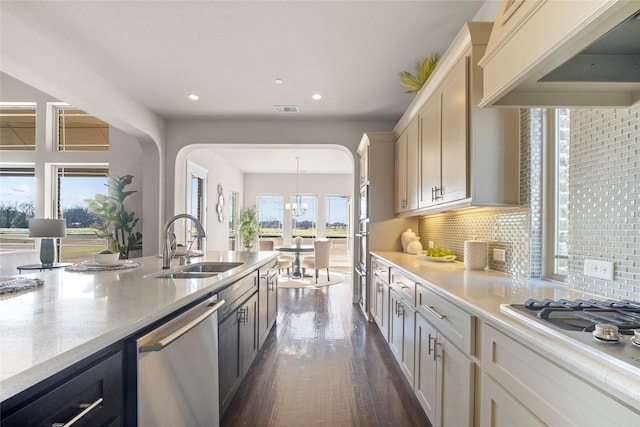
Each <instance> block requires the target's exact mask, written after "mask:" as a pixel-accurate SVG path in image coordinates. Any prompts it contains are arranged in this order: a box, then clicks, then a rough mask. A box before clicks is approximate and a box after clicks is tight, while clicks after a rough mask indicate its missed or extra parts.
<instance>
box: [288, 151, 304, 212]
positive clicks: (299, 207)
mask: <svg viewBox="0 0 640 427" xmlns="http://www.w3.org/2000/svg"><path fill="white" fill-rule="evenodd" d="M284 208H285V209H286V210H288V211H291V216H294V217H300V216H302V215H304V214H305V212H307V209H308V206H307V204H306V203H302V196H301V195H300V157H296V194H295V196H293V198H292V200H291V203H285V205H284Z"/></svg>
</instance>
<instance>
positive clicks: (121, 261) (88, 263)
mask: <svg viewBox="0 0 640 427" xmlns="http://www.w3.org/2000/svg"><path fill="white" fill-rule="evenodd" d="M128 262H131V261H129V260H128V259H119V260H118V261H116V262H110V263H107V264H101V263H99V262H95V261H82V265H86V266H87V267H100V268H109V267H118V266H120V265H123V264H126V263H128Z"/></svg>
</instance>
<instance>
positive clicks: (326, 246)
mask: <svg viewBox="0 0 640 427" xmlns="http://www.w3.org/2000/svg"><path fill="white" fill-rule="evenodd" d="M331 243H332V242H331V240H315V241H314V242H313V249H314V254H313V256H308V257H305V258H304V259H303V260H302V262H301V265H302V274H303V275H304V270H305V269H306V268H308V269H313V270H315V272H316V283H318V270H320V269H323V268H326V269H327V281H328V280H331V279H330V278H329V259H330V258H331Z"/></svg>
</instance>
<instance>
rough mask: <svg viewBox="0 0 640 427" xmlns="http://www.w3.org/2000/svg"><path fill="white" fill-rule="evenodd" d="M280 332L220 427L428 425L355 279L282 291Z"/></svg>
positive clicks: (270, 341)
mask: <svg viewBox="0 0 640 427" xmlns="http://www.w3.org/2000/svg"><path fill="white" fill-rule="evenodd" d="M278 298H279V301H278V318H277V323H276V327H275V328H274V330H272V331H271V334H270V335H269V337H268V338H267V340H266V341H265V344H264V346H263V351H261V352H260V354H259V356H258V358H257V359H256V361H255V363H254V366H253V368H252V369H251V370H250V371H249V373H248V374H247V377H246V378H245V380H244V381H243V383H242V384H241V385H240V388H239V389H238V392H237V394H236V396H235V397H234V399H233V401H232V402H231V404H230V405H229V408H228V409H227V411H226V412H225V414H224V416H223V418H222V420H221V426H223V427H227V426H363V427H365V426H366V427H371V426H429V427H430V424H429V421H428V419H427V417H426V415H425V414H424V412H423V411H422V408H421V407H420V404H419V403H418V401H417V399H416V397H415V395H414V394H413V390H412V389H411V387H410V385H409V383H408V382H407V381H406V379H405V378H404V376H403V374H402V372H401V371H400V368H399V367H398V365H397V364H396V362H395V360H394V359H393V355H392V354H391V352H390V350H389V348H388V346H387V343H386V342H385V341H384V338H383V337H382V334H381V333H380V331H379V330H378V329H377V326H375V324H372V323H369V322H367V321H366V320H365V319H364V315H363V314H362V313H361V312H360V311H359V308H358V306H357V305H354V304H352V303H351V280H350V278H349V277H347V280H345V282H343V283H341V284H338V285H333V286H329V287H326V288H322V289H319V290H312V289H279V290H278Z"/></svg>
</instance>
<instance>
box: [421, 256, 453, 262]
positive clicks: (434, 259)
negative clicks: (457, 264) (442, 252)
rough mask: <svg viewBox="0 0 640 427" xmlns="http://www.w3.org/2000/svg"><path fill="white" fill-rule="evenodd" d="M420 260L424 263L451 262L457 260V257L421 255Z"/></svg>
mask: <svg viewBox="0 0 640 427" xmlns="http://www.w3.org/2000/svg"><path fill="white" fill-rule="evenodd" d="M420 259H421V260H422V261H431V262H451V261H453V260H455V259H456V256H455V255H446V256H426V255H420Z"/></svg>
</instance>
